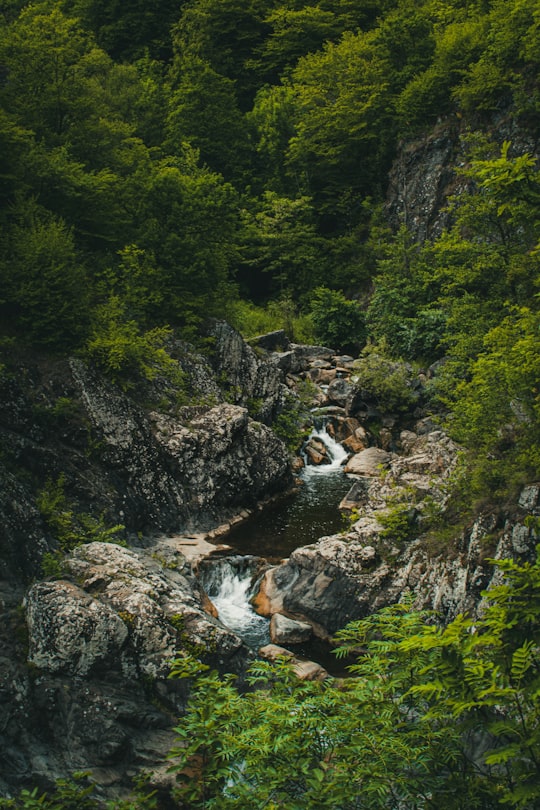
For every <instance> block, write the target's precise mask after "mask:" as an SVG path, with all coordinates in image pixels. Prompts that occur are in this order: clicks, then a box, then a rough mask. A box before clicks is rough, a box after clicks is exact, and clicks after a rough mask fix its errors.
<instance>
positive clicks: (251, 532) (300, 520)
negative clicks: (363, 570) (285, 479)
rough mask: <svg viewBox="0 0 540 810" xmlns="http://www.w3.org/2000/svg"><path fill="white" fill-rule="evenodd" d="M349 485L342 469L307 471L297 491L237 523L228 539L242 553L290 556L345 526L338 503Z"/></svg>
mask: <svg viewBox="0 0 540 810" xmlns="http://www.w3.org/2000/svg"><path fill="white" fill-rule="evenodd" d="M350 486H351V481H350V479H349V478H348V477H347V476H346V475H345V474H344V473H343V471H342V470H332V471H331V472H329V473H323V472H318V473H315V472H312V473H309V474H305V475H304V476H303V478H302V485H301V486H300V489H299V491H298V493H297V494H296V495H291V496H289V497H286V498H283V499H282V500H281V501H279V502H278V503H276V504H273V505H272V506H268V507H266V508H265V509H263V510H262V511H261V512H258V513H256V514H255V515H253V516H252V517H251V518H249V519H248V520H246V521H245V522H244V523H241V524H240V525H239V526H236V527H235V528H234V529H233V530H232V531H231V533H230V534H229V535H228V536H227V541H226V542H227V544H228V545H230V546H232V547H233V548H234V549H235V550H236V551H238V553H240V554H255V555H258V556H260V557H266V558H267V559H268V560H269V561H275V560H278V559H283V558H285V557H288V556H289V554H290V553H291V552H292V551H294V549H295V548H298V547H299V546H306V545H308V544H309V543H314V542H315V541H316V540H318V539H319V537H324V536H326V535H329V534H336V533H337V532H340V531H341V530H342V529H344V528H345V527H346V525H347V520H346V518H344V517H343V516H342V515H341V513H340V511H339V508H338V506H339V503H340V501H341V499H342V498H343V496H344V495H345V493H346V492H347V491H348V490H349V489H350Z"/></svg>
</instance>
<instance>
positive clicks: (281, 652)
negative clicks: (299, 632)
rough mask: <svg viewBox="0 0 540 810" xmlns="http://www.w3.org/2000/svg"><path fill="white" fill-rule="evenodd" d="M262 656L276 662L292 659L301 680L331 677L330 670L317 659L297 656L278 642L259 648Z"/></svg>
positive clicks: (317, 679) (322, 679)
mask: <svg viewBox="0 0 540 810" xmlns="http://www.w3.org/2000/svg"><path fill="white" fill-rule="evenodd" d="M259 655H260V656H261V658H264V659H266V660H267V661H272V662H276V661H278V660H279V659H280V658H286V659H288V660H290V661H291V663H292V665H293V670H294V672H295V674H296V676H297V678H298V680H300V681H324V680H326V678H328V677H329V675H328V672H327V671H326V670H325V669H324V667H322V666H321V665H320V664H317V663H315V661H307V660H306V659H304V658H297V657H296V656H295V655H293V654H292V653H291V652H290V651H289V650H286V649H285V648H284V647H279V646H278V645H276V644H267V645H266V646H264V647H261V648H260V650H259Z"/></svg>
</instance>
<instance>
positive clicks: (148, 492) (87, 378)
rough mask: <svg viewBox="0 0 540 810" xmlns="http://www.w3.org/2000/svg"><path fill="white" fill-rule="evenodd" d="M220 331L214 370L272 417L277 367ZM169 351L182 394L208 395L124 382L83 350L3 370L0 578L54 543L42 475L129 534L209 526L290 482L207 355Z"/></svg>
mask: <svg viewBox="0 0 540 810" xmlns="http://www.w3.org/2000/svg"><path fill="white" fill-rule="evenodd" d="M216 329H217V332H218V334H217V337H216V344H215V345H216V351H217V352H219V356H220V357H221V360H220V362H219V363H218V367H219V368H218V372H219V374H221V375H222V376H223V379H225V378H226V379H227V381H228V382H227V384H228V385H230V386H232V387H234V388H235V389H238V391H239V392H241V396H240V395H239V397H238V399H239V400H241V402H242V403H248V401H249V403H252V401H256V402H257V403H258V407H259V410H260V411H261V412H262V411H264V414H265V415H266V416H267V417H268V418H270V417H271V415H272V413H273V412H274V411H275V410H276V409H279V407H280V402H281V395H282V389H283V387H284V386H283V382H282V377H283V375H282V372H281V371H280V370H279V369H278V368H276V366H275V365H274V364H273V363H271V362H267V361H264V362H263V361H260V360H259V359H258V358H257V356H256V355H255V353H254V352H253V350H252V349H250V348H249V347H248V346H247V345H246V344H245V343H244V342H243V341H242V339H241V337H240V336H239V335H238V334H237V333H236V332H234V330H231V329H230V327H227V326H226V325H222V326H221V327H219V329H218V327H216ZM176 352H177V354H178V356H179V358H180V359H179V364H180V365H181V367H182V368H183V369H184V373H185V375H186V379H188V381H189V382H188V384H187V385H188V387H189V389H190V392H191V393H190V396H191V397H192V398H193V397H195V398H199V399H200V400H201V401H204V402H206V404H200V405H191V406H181V407H179V406H176V405H174V400H175V397H177V396H178V395H179V392H178V391H174V390H171V387H170V383H168V382H167V381H166V380H157V381H153V382H148V383H147V384H146V383H145V381H142V382H141V386H142V387H141V390H139V391H137V392H135V391H129V392H125V391H123V390H122V389H121V388H120V387H119V386H115V385H113V384H112V383H110V382H109V381H108V380H107V379H105V378H104V377H103V376H102V375H101V374H99V373H98V372H97V371H96V370H95V369H92V368H90V367H89V366H88V365H86V364H85V363H84V362H83V361H82V360H79V359H72V360H71V361H69V362H68V361H57V362H52V361H50V360H49V359H47V358H41V359H40V358H37V359H36V360H34V361H33V362H32V363H29V364H28V365H27V366H25V367H21V368H19V370H18V373H17V374H12V375H10V374H4V375H2V378H1V379H0V397H1V398H2V402H3V407H2V409H1V413H0V441H1V443H2V448H3V454H2V458H1V459H0V521H1V525H2V544H1V547H0V576H5V577H6V578H8V577H15V578H17V579H18V580H22V581H28V580H29V579H30V578H31V577H32V576H36V575H38V574H39V572H40V563H41V559H42V557H43V554H44V553H45V552H46V551H50V550H51V549H52V538H51V536H50V535H49V533H48V530H47V526H46V525H45V523H44V521H43V519H42V517H41V514H40V512H39V510H38V508H37V500H38V496H39V490H40V488H42V487H43V485H44V483H45V482H46V481H47V480H49V481H51V482H57V481H59V480H60V479H61V480H62V485H63V487H64V490H65V495H66V499H67V501H68V503H69V504H70V507H71V506H72V507H73V509H74V510H75V512H83V513H88V514H91V515H94V516H95V517H99V516H100V515H101V514H103V515H104V520H105V523H106V524H109V525H114V524H123V525H124V526H125V527H126V530H127V535H128V536H129V535H132V536H135V535H138V534H140V533H142V534H144V535H155V534H158V533H160V532H178V531H182V530H194V529H197V530H201V529H203V530H204V529H209V528H211V527H213V526H216V525H218V524H220V523H223V522H224V521H226V520H228V519H230V518H231V517H232V516H233V515H234V514H235V513H237V512H239V511H241V510H242V509H243V508H245V507H248V508H249V507H250V506H253V505H255V504H256V503H257V502H258V501H259V500H260V499H262V498H264V497H267V496H269V495H272V494H274V493H277V492H279V491H281V490H283V489H286V488H287V487H289V486H290V483H291V477H290V464H289V457H288V453H287V450H286V448H285V446H284V444H283V443H282V442H281V441H280V440H279V439H278V438H277V437H276V435H275V434H274V433H273V432H272V431H271V429H270V428H268V427H267V426H266V425H264V424H261V423H259V422H256V421H254V420H252V419H251V418H250V417H249V415H248V411H247V409H246V408H245V407H244V405H243V404H230V403H227V402H223V401H222V400H223V392H222V390H221V389H220V387H219V386H218V384H217V377H216V373H217V372H214V371H213V370H212V368H211V367H210V365H209V364H208V362H207V361H206V360H205V358H203V357H201V356H199V355H197V354H196V353H194V352H193V350H191V351H190V352H189V351H188V350H187V349H186V347H185V346H184V345H183V344H182V345H181V346H180V348H178V347H177V348H176ZM226 358H228V366H227V368H225V367H224V363H225V359H226ZM243 374H245V375H246V376H245V378H244V377H243V376H242V375H243ZM143 383H145V385H146V387H144V385H143ZM180 393H181V392H180ZM160 398H161V399H163V401H164V402H163V404H162V403H161V402H160ZM171 402H172V404H171Z"/></svg>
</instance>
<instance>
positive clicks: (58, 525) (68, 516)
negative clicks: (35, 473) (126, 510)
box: [36, 474, 124, 576]
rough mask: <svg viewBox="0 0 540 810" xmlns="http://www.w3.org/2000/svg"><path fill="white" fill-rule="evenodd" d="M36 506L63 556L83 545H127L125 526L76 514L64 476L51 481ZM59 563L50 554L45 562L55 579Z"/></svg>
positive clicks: (40, 492) (38, 497) (48, 481)
mask: <svg viewBox="0 0 540 810" xmlns="http://www.w3.org/2000/svg"><path fill="white" fill-rule="evenodd" d="M36 504H37V507H38V509H39V511H40V512H41V515H42V517H43V519H44V521H45V523H46V525H47V527H48V529H49V530H50V531H51V532H52V534H53V536H54V538H55V539H56V541H57V542H58V545H59V550H60V552H61V553H63V554H67V553H68V552H69V551H71V550H72V549H74V548H75V547H76V546H79V545H81V544H82V543H92V542H98V543H116V544H120V545H124V541H123V539H122V536H123V533H124V526H122V525H121V524H117V525H116V526H107V525H106V523H105V519H104V516H103V515H101V516H100V517H99V518H95V517H93V516H92V515H88V514H85V513H84V512H75V510H74V508H73V506H72V504H71V503H70V501H69V499H68V497H67V495H66V493H65V476H64V475H63V474H61V475H59V476H58V478H57V479H56V481H53V480H52V479H50V478H49V479H47V481H46V482H45V486H44V487H43V488H42V489H41V490H40V491H39V492H38V494H37V497H36ZM57 563H58V564H60V563H61V558H60V557H59V556H57V555H55V554H53V555H48V556H47V558H46V559H45V561H44V571H45V569H47V570H50V571H51V572H52V573H53V574H54V575H55V576H56V575H58V571H59V569H58V565H57Z"/></svg>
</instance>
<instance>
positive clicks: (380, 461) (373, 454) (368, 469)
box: [345, 447, 392, 477]
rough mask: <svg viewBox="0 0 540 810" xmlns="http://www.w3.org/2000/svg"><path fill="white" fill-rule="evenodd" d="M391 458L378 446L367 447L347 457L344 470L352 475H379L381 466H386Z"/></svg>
mask: <svg viewBox="0 0 540 810" xmlns="http://www.w3.org/2000/svg"><path fill="white" fill-rule="evenodd" d="M391 458H392V456H391V454H390V453H387V452H386V450H381V449H380V447H368V448H366V449H365V450H362V451H361V452H360V453H356V454H355V455H354V456H353V457H352V458H350V459H349V461H348V462H347V465H346V467H345V472H346V473H352V474H353V475H369V476H372V477H375V476H379V475H380V474H381V467H388V465H389V463H390V460H391Z"/></svg>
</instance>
